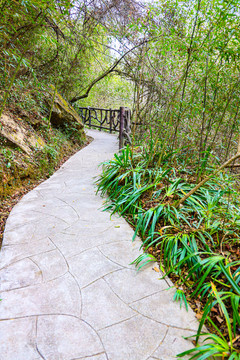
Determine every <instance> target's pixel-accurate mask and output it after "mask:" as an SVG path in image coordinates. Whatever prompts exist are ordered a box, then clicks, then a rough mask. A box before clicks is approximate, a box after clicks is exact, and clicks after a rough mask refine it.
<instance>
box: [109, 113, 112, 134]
mask: <svg viewBox="0 0 240 360" xmlns="http://www.w3.org/2000/svg"><path fill="white" fill-rule="evenodd" d="M109 126H110V134H111V133H112V109H110V122H109Z"/></svg>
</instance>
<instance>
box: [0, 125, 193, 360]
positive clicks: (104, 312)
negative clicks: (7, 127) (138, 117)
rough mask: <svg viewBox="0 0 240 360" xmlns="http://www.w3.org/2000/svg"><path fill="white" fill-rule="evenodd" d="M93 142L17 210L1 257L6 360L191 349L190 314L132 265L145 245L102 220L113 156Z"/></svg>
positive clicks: (114, 221)
mask: <svg viewBox="0 0 240 360" xmlns="http://www.w3.org/2000/svg"><path fill="white" fill-rule="evenodd" d="M89 135H91V136H92V137H94V138H95V140H94V141H93V142H92V143H91V144H90V145H89V146H87V147H86V148H84V149H83V150H81V151H80V152H78V153H77V154H75V155H74V156H73V157H72V158H70V159H69V160H68V161H67V162H66V163H65V164H64V165H63V166H62V167H61V168H60V170H58V171H57V172H56V173H55V174H54V175H53V176H52V177H51V178H50V179H48V180H47V181H45V182H44V183H42V184H41V185H40V186H38V187H37V188H35V189H34V190H33V191H31V192H30V193H28V194H27V195H26V196H24V197H23V199H22V200H21V201H20V202H19V203H18V204H17V205H16V206H15V207H14V209H13V210H12V212H11V214H10V216H9V218H8V220H7V224H6V229H5V236H4V242H3V248H2V251H1V271H0V278H1V279H0V280H1V298H2V301H1V303H0V319H1V321H0V359H1V360H40V359H45V360H80V359H86V360H107V359H108V360H147V359H149V360H153V359H155V360H156V359H158V360H160V359H161V360H171V359H174V358H175V355H176V354H177V353H179V352H181V351H184V350H186V349H188V348H191V347H192V344H191V343H190V342H189V341H186V340H183V339H182V336H188V335H191V334H193V333H194V332H195V331H196V329H197V325H198V324H197V321H196V319H195V316H194V314H193V312H192V311H191V310H189V311H188V312H186V310H185V309H184V308H182V309H181V310H180V308H179V304H176V303H174V302H173V301H172V297H173V294H174V290H172V289H171V290H168V291H165V289H167V288H168V287H169V285H168V283H167V282H166V281H165V280H159V273H158V272H156V271H154V270H153V269H152V268H153V266H152V265H151V266H150V267H148V268H146V269H145V270H143V271H139V272H136V270H135V268H134V267H133V266H131V265H129V264H130V262H131V261H133V260H134V259H135V258H136V257H137V256H138V255H139V247H140V244H141V242H140V240H136V241H135V242H134V243H132V242H131V238H132V235H133V230H132V229H131V228H130V226H129V225H128V224H127V223H126V222H125V220H123V219H122V218H118V217H112V218H110V215H109V213H106V212H101V210H99V208H100V207H101V206H102V202H103V200H102V199H101V198H100V196H96V195H95V188H94V185H93V181H94V179H93V178H94V176H96V175H97V174H98V173H100V169H99V168H98V165H99V163H100V162H102V161H104V160H106V159H109V158H111V157H112V156H113V153H114V152H115V151H117V139H116V137H115V136H114V135H109V134H106V133H99V132H97V131H89Z"/></svg>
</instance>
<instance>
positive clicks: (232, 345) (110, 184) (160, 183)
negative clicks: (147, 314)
mask: <svg viewBox="0 0 240 360" xmlns="http://www.w3.org/2000/svg"><path fill="white" fill-rule="evenodd" d="M160 157H161V158H160ZM159 159H160V161H159ZM172 164H174V165H172ZM203 170H204V171H203ZM210 171H212V169H211V167H210V166H209V168H208V169H207V168H206V164H204V163H202V164H201V166H200V168H199V169H198V172H197V173H196V172H195V173H193V172H192V171H191V169H190V168H187V167H186V166H185V164H184V163H183V162H182V161H181V156H180V154H177V153H170V152H167V150H166V151H164V152H163V151H162V150H161V148H160V149H158V150H156V149H155V148H154V146H153V143H152V142H150V144H149V145H148V146H146V147H138V148H135V149H131V148H130V147H127V148H125V149H123V150H122V152H121V153H120V154H115V155H114V158H113V159H112V160H110V161H107V162H105V163H104V166H103V173H102V174H101V176H100V178H99V179H98V191H99V192H101V193H102V194H103V195H104V194H107V195H108V197H109V201H108V202H107V204H106V207H105V210H110V211H111V212H112V213H116V212H117V213H119V214H120V215H123V216H125V217H126V218H127V220H128V221H129V222H130V223H131V224H132V225H133V226H134V228H135V233H134V237H133V240H134V238H135V237H136V235H137V234H139V235H140V236H141V238H142V241H143V243H142V248H143V249H144V253H143V254H142V255H140V257H139V258H137V259H136V260H135V261H134V263H135V264H136V265H137V266H138V267H142V266H144V265H145V264H146V263H148V262H150V261H153V260H156V259H157V260H158V262H159V265H160V268H161V270H162V271H163V272H164V277H165V276H170V277H171V279H172V280H173V281H174V282H175V285H176V287H177V289H176V294H175V296H174V298H175V300H179V301H181V303H185V304H187V302H186V299H187V300H188V302H189V303H190V304H191V306H192V307H193V308H194V309H195V310H196V311H197V318H198V319H199V320H200V323H199V328H198V332H197V335H196V347H195V348H194V349H192V350H189V351H186V352H184V353H182V354H179V355H178V356H179V357H182V356H185V355H189V354H190V355H191V359H201V360H204V359H209V358H211V357H212V358H217V357H218V356H221V358H222V359H230V360H234V359H235V360H236V359H240V315H239V303H240V287H239V282H240V260H239V255H240V247H239V239H240V200H239V195H238V192H237V189H236V186H235V182H234V179H233V178H232V176H231V175H230V174H229V173H227V172H225V173H221V174H219V175H218V176H215V177H214V178H212V179H211V180H209V181H208V182H207V183H206V184H205V185H204V186H202V187H201V188H200V189H198V190H197V191H196V192H195V193H194V194H193V195H192V196H190V197H189V198H188V199H187V200H186V201H185V202H184V203H183V204H182V205H180V206H177V204H178V201H179V200H180V199H181V198H182V197H183V196H184V195H185V194H186V193H188V192H189V191H190V190H191V189H192V188H193V187H194V186H195V185H196V182H197V181H199V179H201V177H202V176H203V173H204V174H206V173H207V172H210ZM204 324H205V325H207V327H208V328H209V329H210V331H211V332H210V333H209V334H208V335H207V336H206V334H205V337H204V339H206V338H207V339H208V341H207V343H205V340H203V344H201V345H199V339H200V338H201V336H202V329H203V325H204Z"/></svg>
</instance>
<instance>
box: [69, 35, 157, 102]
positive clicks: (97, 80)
mask: <svg viewBox="0 0 240 360" xmlns="http://www.w3.org/2000/svg"><path fill="white" fill-rule="evenodd" d="M149 41H150V40H144V41H142V42H141V43H140V44H138V45H136V46H134V47H132V48H131V49H129V50H128V51H127V52H125V54H123V55H122V56H121V57H120V58H119V59H118V60H116V61H115V62H114V64H113V65H112V66H110V68H108V69H107V70H106V71H104V72H103V73H102V74H101V75H99V76H98V77H97V78H96V79H95V80H93V81H92V82H91V84H90V85H89V86H88V88H87V90H86V92H85V94H83V95H79V96H75V97H73V98H72V99H71V100H70V101H69V102H70V103H71V104H73V103H75V102H76V101H78V100H81V99H85V98H86V97H88V95H89V92H90V91H91V89H92V88H93V86H94V85H95V84H96V83H98V82H99V81H100V80H102V79H103V78H104V77H105V76H107V75H109V74H110V73H111V72H113V71H114V69H115V68H116V67H117V66H118V64H119V63H120V62H121V60H122V59H123V58H124V57H125V56H126V55H128V54H129V53H130V52H132V51H133V50H135V49H136V48H138V47H139V46H142V45H143V44H145V43H147V42H149Z"/></svg>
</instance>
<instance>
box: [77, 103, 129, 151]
mask: <svg viewBox="0 0 240 360" xmlns="http://www.w3.org/2000/svg"><path fill="white" fill-rule="evenodd" d="M77 111H78V113H79V115H80V117H81V119H82V122H83V123H84V124H85V125H87V126H89V127H90V128H96V129H99V130H100V131H101V130H107V131H109V132H110V133H113V132H119V149H122V148H123V147H124V146H125V145H126V144H127V143H131V138H130V134H131V110H130V109H129V108H125V107H120V109H101V108H91V107H80V108H77Z"/></svg>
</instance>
